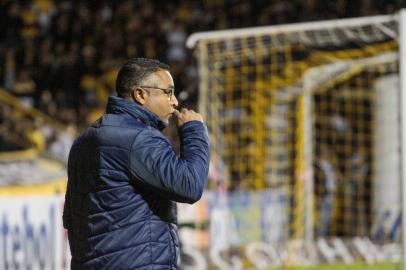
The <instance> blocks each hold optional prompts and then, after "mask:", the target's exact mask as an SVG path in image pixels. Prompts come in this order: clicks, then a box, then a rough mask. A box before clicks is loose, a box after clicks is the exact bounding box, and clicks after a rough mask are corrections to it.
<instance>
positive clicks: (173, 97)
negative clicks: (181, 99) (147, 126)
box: [170, 95, 179, 107]
mask: <svg viewBox="0 0 406 270" xmlns="http://www.w3.org/2000/svg"><path fill="white" fill-rule="evenodd" d="M170 102H171V105H173V106H174V107H178V105H179V103H178V99H177V98H176V96H175V95H173V96H172V98H171V100H170Z"/></svg>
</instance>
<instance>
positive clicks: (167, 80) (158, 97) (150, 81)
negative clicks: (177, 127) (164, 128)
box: [140, 70, 178, 124]
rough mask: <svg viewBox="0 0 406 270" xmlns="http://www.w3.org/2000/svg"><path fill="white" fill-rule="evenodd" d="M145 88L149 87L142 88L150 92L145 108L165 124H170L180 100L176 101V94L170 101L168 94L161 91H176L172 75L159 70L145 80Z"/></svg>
mask: <svg viewBox="0 0 406 270" xmlns="http://www.w3.org/2000/svg"><path fill="white" fill-rule="evenodd" d="M143 86H148V88H147V87H144V88H143V87H142V86H140V87H141V88H143V89H144V90H146V91H147V92H148V95H147V97H146V99H145V103H144V104H143V106H144V107H145V108H147V109H148V110H150V111H151V112H153V113H155V114H156V115H158V117H159V118H160V119H161V120H162V121H163V122H164V123H166V124H168V123H169V118H170V117H171V115H172V114H173V112H174V109H175V107H176V106H178V100H177V99H176V97H175V95H174V94H173V95H172V96H171V98H170V99H169V98H168V94H166V93H165V91H164V90H161V89H166V90H167V91H168V92H169V90H170V89H174V83H173V78H172V76H171V74H170V73H169V72H168V71H166V70H159V71H157V72H155V73H153V74H151V75H150V76H149V77H148V78H147V79H146V80H145V82H144V83H143ZM154 87H157V88H154ZM159 88H160V89H159Z"/></svg>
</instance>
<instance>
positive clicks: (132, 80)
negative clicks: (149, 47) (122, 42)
mask: <svg viewBox="0 0 406 270" xmlns="http://www.w3.org/2000/svg"><path fill="white" fill-rule="evenodd" d="M160 69H163V70H168V71H169V66H168V65H167V64H165V63H162V62H160V61H158V60H156V59H148V58H132V59H129V60H128V61H127V62H125V63H124V65H123V66H122V67H121V69H120V71H119V72H118V75H117V80H116V92H117V96H119V97H122V98H127V97H129V96H130V94H131V91H132V90H133V88H134V86H138V85H140V84H141V83H142V81H143V80H144V79H146V78H147V77H148V76H149V75H151V74H152V73H154V72H157V71H159V70H160Z"/></svg>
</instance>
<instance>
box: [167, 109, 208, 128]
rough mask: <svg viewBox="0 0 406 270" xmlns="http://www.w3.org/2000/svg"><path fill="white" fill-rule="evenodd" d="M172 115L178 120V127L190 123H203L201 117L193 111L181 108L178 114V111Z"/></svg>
mask: <svg viewBox="0 0 406 270" xmlns="http://www.w3.org/2000/svg"><path fill="white" fill-rule="evenodd" d="M173 114H174V115H176V117H177V119H178V127H180V126H182V125H183V124H185V123H187V122H190V121H200V122H203V117H202V115H201V114H200V113H197V112H195V111H194V110H188V109H185V108H182V109H181V110H180V112H179V111H178V110H175V111H174V113H173Z"/></svg>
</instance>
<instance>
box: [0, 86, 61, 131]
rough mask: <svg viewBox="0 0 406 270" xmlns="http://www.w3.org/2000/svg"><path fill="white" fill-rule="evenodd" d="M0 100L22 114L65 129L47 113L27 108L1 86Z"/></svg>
mask: <svg viewBox="0 0 406 270" xmlns="http://www.w3.org/2000/svg"><path fill="white" fill-rule="evenodd" d="M0 101H3V102H4V103H7V104H9V105H10V106H12V107H14V108H15V109H17V110H19V111H20V112H21V113H23V114H24V115H29V116H31V117H37V118H40V119H41V120H43V121H44V123H46V124H48V125H50V126H52V127H54V128H57V129H60V130H64V131H65V130H66V129H67V127H66V125H64V124H62V123H61V122H59V121H57V120H55V119H54V118H52V117H50V116H49V115H47V114H45V113H43V112H41V111H39V110H37V109H34V108H29V107H27V106H25V105H23V104H22V103H21V102H20V100H19V99H18V98H16V97H15V96H13V95H11V94H9V93H8V92H6V91H5V90H4V89H2V88H0Z"/></svg>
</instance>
